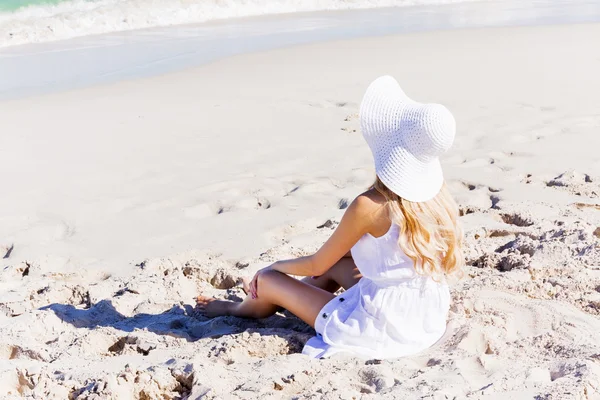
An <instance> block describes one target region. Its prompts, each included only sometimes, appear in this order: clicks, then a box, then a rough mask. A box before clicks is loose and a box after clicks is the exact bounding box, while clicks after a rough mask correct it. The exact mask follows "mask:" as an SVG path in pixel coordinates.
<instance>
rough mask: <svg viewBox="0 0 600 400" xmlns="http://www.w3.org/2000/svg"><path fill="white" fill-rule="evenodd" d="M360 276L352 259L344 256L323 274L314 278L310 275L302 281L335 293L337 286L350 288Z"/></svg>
mask: <svg viewBox="0 0 600 400" xmlns="http://www.w3.org/2000/svg"><path fill="white" fill-rule="evenodd" d="M360 278H362V275H361V274H360V271H359V270H358V268H356V265H355V264H354V260H353V259H352V258H350V257H344V258H342V259H341V260H340V261H338V262H337V263H335V265H334V266H333V267H331V268H329V270H328V271H327V272H325V273H324V274H323V275H321V276H318V277H316V278H312V277H310V276H308V277H306V278H303V279H302V282H304V283H307V284H309V285H312V286H316V287H318V288H321V289H323V290H327V291H328V292H330V293H335V292H337V291H338V290H339V288H341V287H342V288H344V289H345V290H348V289H350V288H351V287H352V286H354V285H355V284H356V283H358V281H359V280H360Z"/></svg>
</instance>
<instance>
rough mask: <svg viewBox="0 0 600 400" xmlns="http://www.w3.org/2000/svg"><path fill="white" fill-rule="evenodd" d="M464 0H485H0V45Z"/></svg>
mask: <svg viewBox="0 0 600 400" xmlns="http://www.w3.org/2000/svg"><path fill="white" fill-rule="evenodd" d="M464 1H489V0H0V47H4V46H10V45H17V44H24V43H35V42H46V41H51V40H60V39H67V38H72V37H78V36H85V35H92V34H101V33H109V32H119V31H127V30H133V29H141V28H152V27H163V26H172V25H180V24H191V23H199V22H206V21H212V20H223V19H229V18H239V17H250V16H259V15H272V14H284V13H297V12H310V11H320V10H348V9H369V8H381V7H401V6H414V5H436V4H448V3H460V2H464Z"/></svg>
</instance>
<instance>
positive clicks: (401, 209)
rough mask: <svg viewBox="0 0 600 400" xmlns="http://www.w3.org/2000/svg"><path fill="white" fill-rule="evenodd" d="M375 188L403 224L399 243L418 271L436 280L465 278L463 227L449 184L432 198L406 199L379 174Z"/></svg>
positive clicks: (397, 220)
mask: <svg viewBox="0 0 600 400" xmlns="http://www.w3.org/2000/svg"><path fill="white" fill-rule="evenodd" d="M373 188H374V189H375V190H377V191H378V192H379V193H381V194H382V195H383V196H384V197H385V198H386V200H387V203H386V207H387V208H388V212H389V216H390V219H391V220H392V223H395V224H397V225H398V226H399V227H400V235H399V239H398V245H399V246H400V248H401V249H402V250H403V251H404V253H405V254H406V255H407V256H408V257H410V258H411V259H412V260H413V261H414V264H415V270H416V271H417V273H419V274H421V275H428V276H431V277H432V278H433V279H434V280H436V281H437V280H442V279H444V278H450V277H453V278H456V279H460V278H462V276H463V271H462V269H463V268H462V267H463V266H464V264H465V261H464V256H463V252H462V245H463V231H462V228H461V226H460V223H459V222H458V205H457V204H456V202H455V201H454V199H453V198H452V195H451V194H450V191H449V190H448V188H447V187H446V184H444V185H443V186H442V189H441V190H440V192H439V193H438V194H437V195H436V196H435V197H434V198H433V199H431V200H428V201H424V202H413V201H408V200H406V199H403V198H402V197H400V196H398V195H397V194H395V193H394V192H392V191H391V190H390V189H388V188H387V187H386V186H385V184H384V183H383V182H381V180H380V179H379V177H377V179H376V180H375V183H374V184H373Z"/></svg>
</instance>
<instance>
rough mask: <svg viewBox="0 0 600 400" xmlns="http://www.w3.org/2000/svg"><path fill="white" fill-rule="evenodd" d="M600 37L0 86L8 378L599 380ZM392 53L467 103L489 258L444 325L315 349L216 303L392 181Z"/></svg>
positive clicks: (106, 392)
mask: <svg viewBox="0 0 600 400" xmlns="http://www.w3.org/2000/svg"><path fill="white" fill-rule="evenodd" d="M599 42H600V25H598V24H582V25H557V26H546V27H522V28H498V29H495V28H494V29H482V30H456V31H448V32H434V33H423V34H413V35H403V36H392V37H381V38H369V39H356V40H349V41H340V42H331V43H324V44H315V45H310V46H301V47H296V48H287V49H281V50H276V51H270V52H266V53H257V54H250V55H243V56H237V57H233V58H230V59H226V60H223V61H220V62H217V63H214V64H210V65H207V66H203V67H199V68H195V69H192V70H188V71H184V72H179V73H173V74H169V75H165V76H161V77H155V78H150V79H143V80H133V81H129V82H122V83H117V84H111V85H105V86H100V87H93V88H88V89H82V90H77V91H72V92H66V93H60V94H53V95H47V96H39V97H32V98H27V99H23V100H17V101H7V102H3V103H0V118H1V120H2V121H3V128H2V146H0V171H2V175H3V176H2V196H0V259H2V266H3V269H2V271H1V272H0V310H1V312H0V397H2V398H5V399H13V398H15V399H16V398H21V397H26V398H33V399H67V398H71V399H89V400H91V399H140V400H147V399H171V398H173V399H280V398H283V399H380V398H390V399H417V398H419V399H421V398H422V399H435V400H438V399H439V400H441V399H463V398H469V399H507V398H510V399H544V400H550V399H552V400H563V399H599V398H600V152H599V149H600V135H599V134H600V132H599V129H600V96H599V95H598V93H600V78H599V77H598V71H600V47H599V46H598V45H597V44H598V43H599ZM382 74H391V75H394V76H395V77H396V78H397V80H398V81H399V82H400V84H401V85H402V87H403V88H404V90H405V91H406V93H407V94H408V95H409V96H411V97H412V98H414V99H416V100H419V101H423V102H439V103H443V104H445V105H446V106H448V108H449V109H450V110H452V112H453V113H454V115H455V117H456V120H457V124H458V133H457V138H456V141H455V145H454V147H453V149H452V150H451V151H450V152H449V153H448V155H447V156H446V157H445V158H444V159H443V160H442V163H443V165H444V168H445V174H446V178H447V182H448V185H449V187H450V189H451V191H452V192H453V194H454V195H455V196H456V199H457V200H458V202H459V204H460V207H461V215H462V217H461V221H462V223H463V225H464V229H465V236H466V248H465V256H466V259H467V264H468V265H467V267H466V271H465V272H466V274H465V275H466V276H465V278H464V279H463V280H462V281H461V282H459V283H457V284H456V285H454V286H453V287H452V296H453V300H454V301H453V305H452V307H451V313H450V317H449V325H448V331H447V334H446V335H445V337H444V338H443V340H442V341H440V342H439V343H438V344H437V345H435V346H434V347H433V348H431V349H429V350H427V351H426V352H423V353H420V354H417V355H415V356H411V357H406V358H402V359H398V360H391V361H379V360H368V361H365V360H360V359H354V358H351V357H348V356H339V357H335V358H332V359H328V360H312V359H308V358H307V357H304V356H302V355H301V354H299V352H300V351H301V349H302V346H303V344H304V342H305V341H306V340H307V339H308V338H310V337H311V336H312V334H313V331H312V329H311V328H310V327H308V326H307V325H305V324H304V323H302V322H301V321H300V320H298V319H297V318H295V317H294V316H292V315H289V314H287V313H281V314H277V315H275V316H273V317H271V318H269V319H265V320H257V321H249V320H243V319H237V318H232V317H222V318H216V319H213V320H207V319H206V318H205V317H203V316H202V315H199V314H198V313H197V312H195V311H194V309H193V306H192V304H193V298H194V296H195V295H197V294H199V293H202V294H208V295H214V296H216V297H219V298H227V299H239V298H241V296H242V295H243V293H242V291H241V289H240V288H239V282H240V278H241V277H242V276H247V275H252V274H253V273H254V272H255V271H256V270H257V269H259V268H261V267H262V266H265V265H268V264H269V263H270V262H273V261H275V260H278V259H285V258H290V257H294V256H299V255H304V254H310V253H311V252H312V251H314V250H316V249H317V248H318V247H319V246H320V244H321V243H322V242H323V241H324V240H325V239H326V238H327V237H328V235H329V234H330V233H331V232H332V229H334V228H335V226H336V225H337V222H338V221H339V220H340V218H341V216H342V214H343V212H344V208H346V207H347V205H348V203H349V202H351V201H352V199H353V198H354V197H355V196H356V195H358V194H359V193H361V191H363V190H364V189H365V188H366V187H367V186H368V185H369V184H370V183H371V182H372V180H373V178H374V175H373V174H374V172H373V166H372V160H371V156H370V153H369V150H368V147H367V146H366V144H365V143H364V141H363V139H362V137H361V134H360V130H359V126H358V116H357V113H358V105H359V102H360V98H361V96H362V93H363V92H364V90H365V88H366V86H367V85H368V83H369V82H370V81H371V80H372V79H374V78H375V77H377V76H379V75H382Z"/></svg>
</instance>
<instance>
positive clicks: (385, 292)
mask: <svg viewBox="0 0 600 400" xmlns="http://www.w3.org/2000/svg"><path fill="white" fill-rule="evenodd" d="M398 235H399V228H398V226H397V225H395V224H392V226H391V227H390V230H389V231H388V232H387V233H386V234H385V235H383V236H381V237H379V238H375V237H374V236H371V235H370V234H366V235H364V236H363V237H362V238H361V239H360V240H359V241H358V242H357V243H356V244H355V245H354V247H352V250H351V251H352V258H353V259H354V263H355V264H356V266H357V267H358V269H359V270H360V272H361V273H362V276H363V277H362V278H361V279H360V281H359V282H358V283H357V284H356V285H354V286H352V287H351V288H350V289H348V290H347V291H345V292H344V293H342V294H341V295H339V296H337V297H336V298H334V299H333V300H331V301H330V302H329V303H327V304H326V305H325V306H324V307H323V308H322V309H321V312H320V313H319V315H318V316H317V319H316V321H315V330H316V332H317V336H315V337H313V338H311V339H310V340H308V342H306V344H305V346H304V349H303V350H302V353H303V354H306V355H308V356H310V357H314V358H325V357H329V356H331V355H333V354H335V353H338V352H349V353H352V354H354V355H356V356H359V357H364V358H375V359H386V358H396V357H402V356H407V355H410V354H414V353H417V352H419V351H422V350H425V349H427V348H428V347H430V346H431V345H433V344H434V343H435V342H436V341H438V340H439V339H440V338H441V336H442V335H443V334H444V332H445V330H446V318H447V316H448V309H449V307H450V292H449V290H448V286H447V285H446V284H445V283H438V282H435V281H434V280H433V279H432V278H430V277H425V276H422V275H418V274H417V272H416V271H415V269H414V264H413V261H412V260H411V259H410V258H409V257H408V256H407V255H406V254H404V252H403V251H402V249H401V248H400V246H398Z"/></svg>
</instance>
